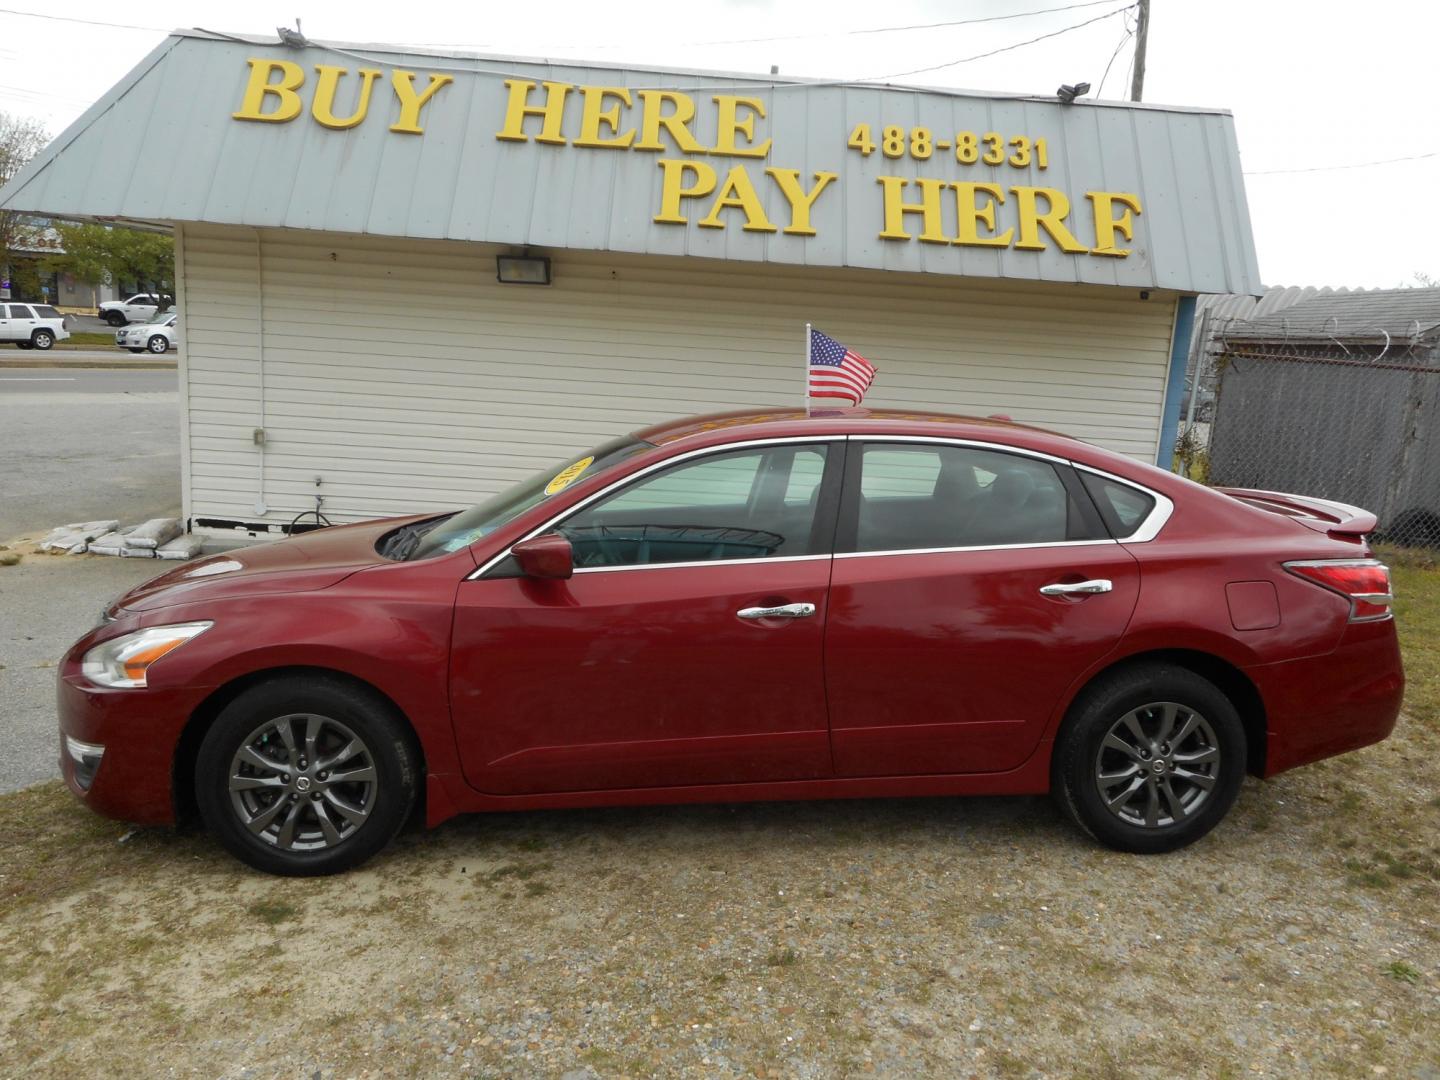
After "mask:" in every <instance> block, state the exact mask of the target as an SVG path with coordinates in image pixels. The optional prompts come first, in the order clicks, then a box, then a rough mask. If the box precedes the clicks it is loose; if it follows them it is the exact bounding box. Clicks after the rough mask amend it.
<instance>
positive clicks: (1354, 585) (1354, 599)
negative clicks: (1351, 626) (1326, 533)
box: [1285, 559, 1395, 622]
mask: <svg viewBox="0 0 1440 1080" xmlns="http://www.w3.org/2000/svg"><path fill="white" fill-rule="evenodd" d="M1285 569H1286V570H1289V571H1290V572H1291V573H1292V574H1296V575H1298V576H1299V577H1303V578H1307V579H1309V580H1310V581H1313V582H1315V584H1316V585H1321V586H1323V587H1325V588H1327V589H1329V590H1330V591H1331V592H1337V593H1339V594H1340V595H1341V596H1343V597H1346V598H1347V599H1348V600H1349V601H1350V621H1351V622H1364V621H1367V620H1372V619H1383V618H1385V617H1386V616H1388V615H1389V614H1390V604H1391V602H1392V601H1393V600H1394V599H1395V597H1394V595H1393V594H1392V593H1391V591H1390V568H1389V567H1388V566H1386V565H1385V564H1384V563H1382V562H1377V561H1376V560H1375V559H1311V560H1306V561H1303V562H1287V563H1286V564H1285Z"/></svg>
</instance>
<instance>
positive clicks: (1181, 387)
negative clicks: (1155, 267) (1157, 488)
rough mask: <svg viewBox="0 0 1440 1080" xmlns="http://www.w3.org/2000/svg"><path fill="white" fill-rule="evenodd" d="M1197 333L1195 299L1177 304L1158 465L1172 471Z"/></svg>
mask: <svg viewBox="0 0 1440 1080" xmlns="http://www.w3.org/2000/svg"><path fill="white" fill-rule="evenodd" d="M1194 332H1195V297H1193V296H1182V297H1180V299H1178V300H1177V301H1175V336H1174V337H1173V338H1171V339H1170V377H1169V379H1168V380H1167V382H1166V384H1165V415H1164V416H1162V417H1161V418H1160V451H1159V453H1157V454H1156V455H1155V464H1156V465H1159V466H1160V468H1162V469H1168V468H1170V461H1171V459H1172V458H1173V457H1174V456H1175V439H1176V437H1177V436H1178V435H1179V433H1180V399H1181V398H1183V397H1184V396H1185V366H1186V363H1187V362H1188V361H1189V359H1190V335H1191V334H1193V333H1194Z"/></svg>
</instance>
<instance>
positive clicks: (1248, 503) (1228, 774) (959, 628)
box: [59, 409, 1404, 874]
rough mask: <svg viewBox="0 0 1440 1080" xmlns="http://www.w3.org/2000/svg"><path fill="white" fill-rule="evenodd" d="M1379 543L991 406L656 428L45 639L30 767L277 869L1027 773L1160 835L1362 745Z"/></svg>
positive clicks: (1317, 503) (136, 598)
mask: <svg viewBox="0 0 1440 1080" xmlns="http://www.w3.org/2000/svg"><path fill="white" fill-rule="evenodd" d="M1374 527H1375V518H1374V516H1373V515H1371V514H1368V513H1365V512H1364V511H1361V510H1357V509H1355V508H1353V507H1347V506H1342V505H1339V504H1336V503H1332V502H1327V501H1323V500H1320V499H1311V498H1302V497H1298V496H1293V495H1281V494H1276V493H1273V492H1260V491H1239V490H1229V491H1220V490H1211V489H1208V488H1204V487H1201V486H1199V485H1197V484H1193V483H1191V482H1190V481H1188V480H1183V479H1181V478H1179V477H1176V476H1173V475H1171V474H1170V473H1167V472H1163V471H1161V470H1159V469H1156V468H1152V467H1150V466H1148V465H1142V464H1137V463H1136V462H1134V461H1132V460H1130V459H1128V458H1125V457H1121V456H1119V455H1117V454H1112V453H1109V452H1106V451H1104V450H1098V449H1096V448H1094V447H1092V446H1087V445H1086V444H1084V443H1081V442H1078V441H1076V440H1074V439H1070V438H1067V437H1064V436H1061V435H1056V434H1052V433H1049V432H1045V431H1039V430H1036V429H1033V428H1028V427H1023V426H1020V425H1016V424H1011V423H1005V422H1000V421H991V420H976V419H966V418H962V417H955V416H944V415H935V414H908V413H895V412H881V411H871V410H864V409H852V410H835V411H827V412H825V413H823V414H820V413H817V414H816V415H814V416H806V415H804V414H803V413H799V412H796V411H777V412H771V413H745V414H731V415H721V416H711V417H702V418H699V419H691V420H685V421H679V422H676V423H673V424H666V425H662V426H660V427H655V428H652V429H650V430H648V431H643V432H640V433H639V434H637V435H635V436H632V437H628V438H623V439H618V440H616V441H614V442H611V443H607V444H606V445H604V446H600V447H597V448H596V449H595V450H593V451H591V452H590V453H588V454H585V455H584V456H582V457H580V458H578V459H576V460H572V461H568V462H565V463H563V464H562V465H560V466H557V467H555V468H553V469H550V470H547V471H545V472H544V473H541V474H540V475H538V476H536V477H534V478H532V479H531V480H528V481H526V482H524V483H522V484H519V485H517V486H516V487H514V488H512V489H510V490H509V491H505V492H503V493H501V494H499V495H497V496H495V497H494V498H492V499H489V500H488V501H486V502H483V503H481V504H480V505H478V506H475V507H472V508H471V509H469V510H465V511H461V512H459V513H454V514H448V515H444V516H440V517H435V516H430V517H426V518H405V519H393V520H388V521H373V522H367V523H364V524H359V525H347V526H343V527H339V528H329V529H324V530H320V531H316V532H312V533H308V534H305V535H302V536H297V537H294V538H291V539H287V540H283V541H281V542H278V543H273V544H266V545H262V546H258V547H252V548H247V549H245V550H243V551H239V552H236V553H233V554H227V555H222V556H217V557H213V558H208V559H205V560H203V561H201V562H198V563H195V564H191V565H187V566H183V567H181V568H179V569H176V570H173V571H171V572H170V573H167V574H163V575H161V576H160V577H158V578H156V579H154V580H153V581H150V582H148V583H146V584H144V585H142V586H140V587H139V588H136V589H134V590H132V591H131V592H129V593H127V594H126V595H125V596H123V597H121V598H120V599H119V600H118V601H117V602H116V603H115V604H114V605H112V606H111V607H110V608H108V609H107V610H106V611H105V613H104V618H103V621H102V622H101V623H100V625H99V626H97V627H96V628H95V629H94V630H92V631H91V632H90V633H88V634H86V635H85V636H84V637H83V638H81V639H80V640H79V641H78V642H76V643H75V645H74V646H73V647H72V648H71V649H70V651H69V653H68V654H67V655H66V656H65V659H64V661H63V664H62V666H61V669H60V682H59V711H60V728H61V743H62V753H61V765H62V770H63V773H64V776H65V779H66V781H67V783H68V784H69V785H70V787H71V789H72V790H73V791H74V792H75V794H76V795H77V796H78V797H79V798H80V799H82V800H83V801H84V802H85V803H87V804H88V805H89V806H91V807H93V808H94V809H95V810H97V811H99V812H100V813H103V814H109V815H113V816H115V817H119V818H123V819H126V820H129V821H135V822H144V823H166V822H172V821H174V820H176V818H177V817H178V816H182V815H186V814H188V813H190V812H193V811H194V810H197V809H198V811H199V814H200V816H201V817H202V818H203V819H204V821H205V823H206V824H207V825H208V827H209V828H210V830H211V831H212V832H213V833H214V834H215V835H216V836H217V837H219V839H220V840H221V842H222V843H224V844H225V845H226V846H227V847H228V848H229V849H230V850H231V851H232V852H234V854H236V855H237V856H238V857H239V858H241V859H243V860H244V861H245V862H247V863H249V864H251V865H252V866H255V867H258V868H261V869H264V870H268V871H273V872H276V873H283V874H319V873H329V872H333V871H337V870H342V869H345V868H347V867H351V866H354V865H356V864H357V863H359V862H360V861H362V860H363V859H365V858H367V857H368V856H370V855H372V854H373V853H374V852H376V851H378V850H379V849H380V848H381V847H383V846H384V845H385V844H386V843H387V842H388V841H389V840H390V838H391V837H392V836H394V834H395V832H396V830H398V829H399V828H400V826H401V825H402V823H403V822H404V821H405V820H406V818H407V817H408V815H409V814H410V812H411V810H412V808H413V807H414V806H415V805H416V803H417V802H420V803H423V807H424V815H425V820H426V821H427V822H428V823H429V824H431V825H434V824H436V823H438V822H441V821H444V820H445V819H446V818H448V817H450V816H451V815H453V814H457V813H462V812H467V811H484V810H508V809H531V808H538V807H580V806H611V805H617V804H636V803H680V802H702V801H704V802H709V801H737V800H752V799H818V798H852V797H862V796H898V795H964V794H972V793H974V794H990V795H995V794H1037V793H1041V792H1045V791H1051V792H1053V793H1054V795H1055V796H1056V798H1057V801H1058V803H1059V805H1060V807H1061V808H1062V810H1063V811H1064V812H1065V813H1066V814H1067V815H1069V816H1070V817H1071V818H1073V819H1074V820H1075V821H1076V822H1077V823H1078V824H1079V825H1080V826H1081V827H1082V828H1083V829H1085V830H1086V831H1087V832H1089V833H1090V834H1091V835H1092V836H1094V837H1095V838H1097V839H1098V840H1100V841H1101V842H1102V843H1105V844H1108V845H1110V846H1112V847H1115V848H1119V849H1122V850H1126V851H1135V852H1160V851H1168V850H1171V849H1174V848H1177V847H1180V846H1181V845H1184V844H1188V843H1190V842H1192V841H1194V840H1196V839H1198V838H1199V837H1201V836H1203V835H1204V834H1205V833H1207V832H1208V831H1209V830H1210V829H1212V828H1213V827H1214V826H1215V825H1216V824H1217V823H1218V822H1219V821H1220V819H1221V818H1222V817H1223V816H1224V815H1225V813H1226V811H1227V810H1229V808H1230V805H1231V804H1232V803H1233V802H1234V800H1235V796H1236V793H1237V791H1238V790H1239V787H1240V783H1241V780H1242V778H1243V777H1244V775H1245V774H1246V773H1247V772H1248V773H1252V774H1255V775H1258V776H1272V775H1274V774H1275V773H1277V772H1280V771H1281V770H1283V769H1289V768H1293V767H1294V766H1297V765H1303V764H1305V763H1306V762H1310V761H1315V760H1317V759H1319V758H1323V757H1328V756H1330V755H1333V754H1339V753H1342V752H1344V751H1347V750H1352V749H1354V748H1356V747H1360V746H1365V745H1366V744H1368V743H1373V742H1376V741H1378V740H1380V739H1383V738H1385V736H1386V735H1388V734H1389V733H1390V730H1391V729H1392V727H1393V726H1394V724H1395V718H1396V715H1397V713H1398V711H1399V707H1400V699H1401V693H1402V690H1403V687H1404V676H1403V674H1402V671H1401V665H1400V655H1399V650H1398V647H1397V642H1396V634H1395V623H1394V620H1393V618H1392V616H1391V613H1390V602H1391V598H1390V581H1389V573H1388V571H1387V570H1386V568H1385V567H1384V566H1383V565H1381V564H1380V563H1379V562H1377V561H1376V560H1375V559H1373V558H1371V553H1370V550H1369V548H1368V546H1367V544H1366V540H1365V535H1366V534H1367V533H1368V532H1370V531H1371V530H1372V529H1374Z"/></svg>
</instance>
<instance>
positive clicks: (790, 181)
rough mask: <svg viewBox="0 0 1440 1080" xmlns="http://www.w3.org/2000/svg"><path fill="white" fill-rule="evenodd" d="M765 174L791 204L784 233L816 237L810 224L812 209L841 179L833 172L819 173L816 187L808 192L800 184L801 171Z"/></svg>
mask: <svg viewBox="0 0 1440 1080" xmlns="http://www.w3.org/2000/svg"><path fill="white" fill-rule="evenodd" d="M765 173H766V175H767V176H769V177H770V178H771V179H773V180H774V181H775V183H776V185H778V186H779V188H780V194H782V195H784V196H785V201H786V202H788V203H789V204H790V224H789V225H786V226H785V229H784V231H785V232H787V233H789V234H790V235H792V236H814V235H815V229H814V228H813V227H812V226H811V224H810V209H811V207H813V206H814V205H815V200H816V199H818V198H819V197H820V193H821V192H822V191H824V190H825V189H826V188H827V187H828V186H829V185H830V184H832V183H834V182H835V181H836V180H837V179H839V177H837V176H836V174H835V173H833V172H817V173H816V174H815V186H814V187H813V188H811V189H810V190H809V191H806V190H805V188H804V187H802V186H801V184H800V170H799V169H766V170H765Z"/></svg>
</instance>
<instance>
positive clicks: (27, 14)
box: [0, 8, 170, 34]
mask: <svg viewBox="0 0 1440 1080" xmlns="http://www.w3.org/2000/svg"><path fill="white" fill-rule="evenodd" d="M0 15H20V16H22V17H24V18H26V19H48V20H49V21H50V22H68V23H83V24H84V25H86V26H103V27H105V28H106V29H107V30H147V31H151V32H153V33H156V34H168V33H169V32H170V28H169V27H165V28H163V29H162V28H161V27H158V26H136V25H134V24H133V23H113V22H100V21H98V20H96V19H77V18H74V17H73V16H70V15H42V14H41V13H40V12H38V11H16V10H14V9H13V8H0Z"/></svg>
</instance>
